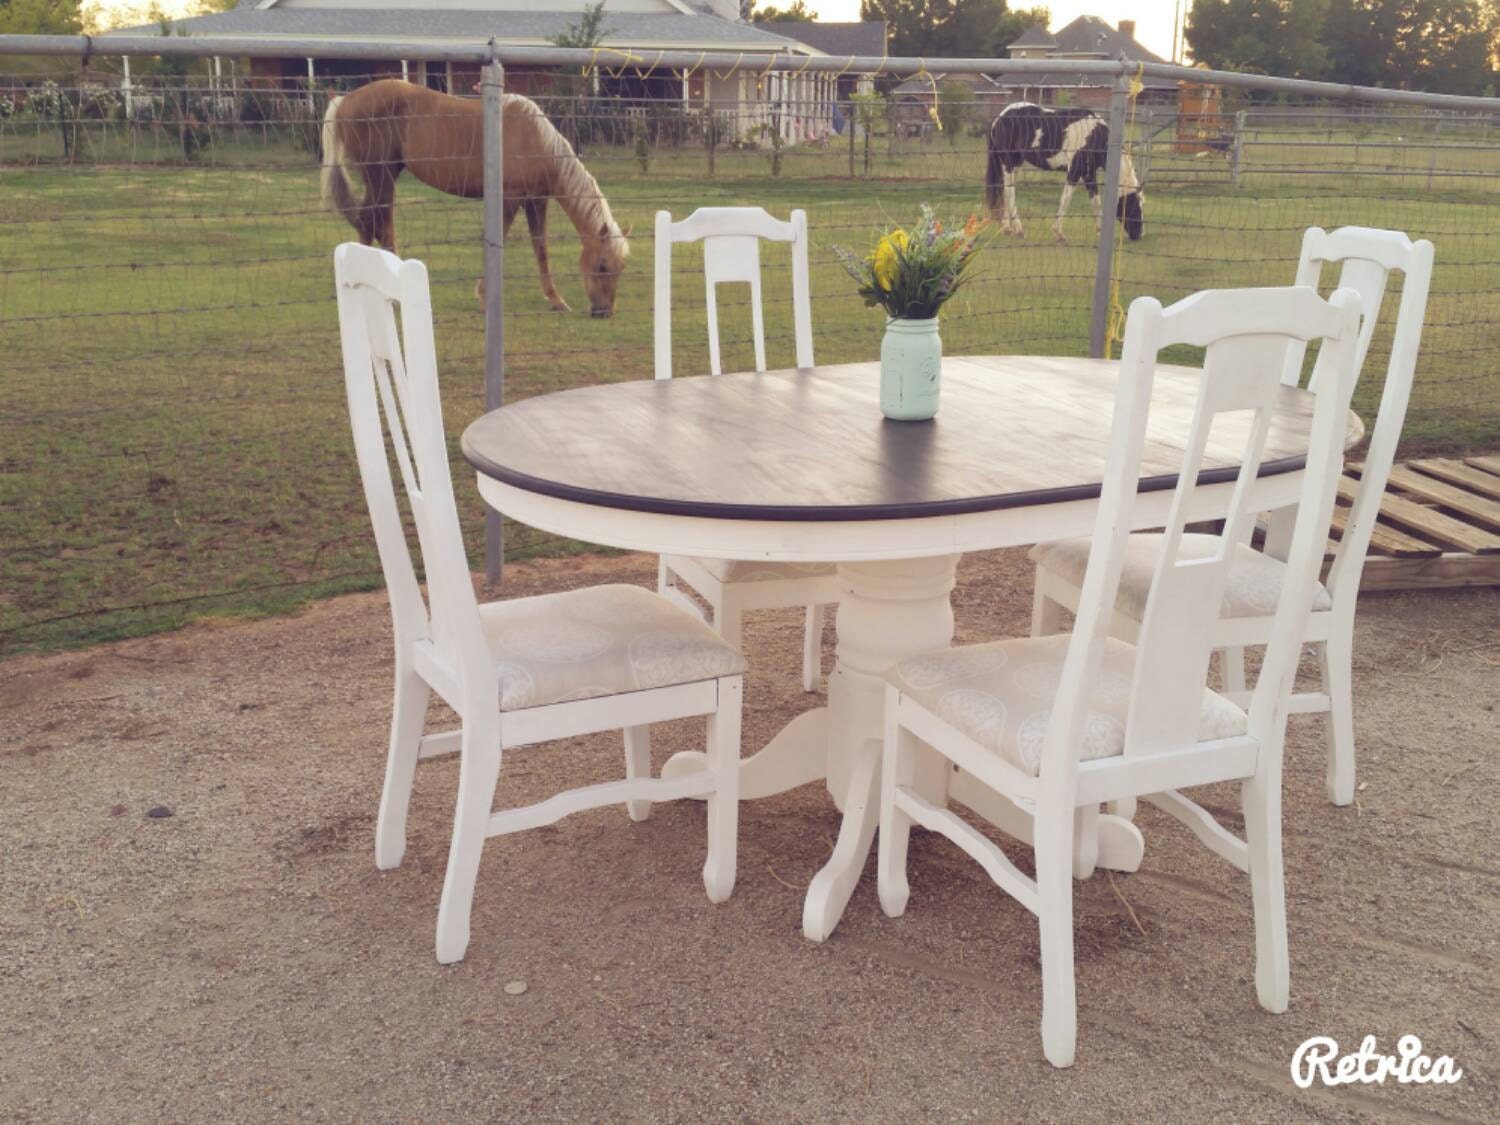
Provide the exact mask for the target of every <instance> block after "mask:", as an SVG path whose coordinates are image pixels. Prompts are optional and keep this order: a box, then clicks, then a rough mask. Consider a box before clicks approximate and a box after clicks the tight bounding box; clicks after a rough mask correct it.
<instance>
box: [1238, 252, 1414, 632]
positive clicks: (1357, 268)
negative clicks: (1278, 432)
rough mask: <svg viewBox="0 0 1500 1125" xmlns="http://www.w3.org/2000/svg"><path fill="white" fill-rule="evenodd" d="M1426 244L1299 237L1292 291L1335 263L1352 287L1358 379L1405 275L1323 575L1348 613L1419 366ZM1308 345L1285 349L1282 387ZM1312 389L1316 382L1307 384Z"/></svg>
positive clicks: (1276, 530)
mask: <svg viewBox="0 0 1500 1125" xmlns="http://www.w3.org/2000/svg"><path fill="white" fill-rule="evenodd" d="M1432 259H1433V249H1432V243H1431V242H1428V241H1427V240H1426V239H1419V240H1418V241H1416V242H1413V241H1412V240H1411V239H1409V238H1408V237H1407V236H1406V235H1405V234H1403V233H1401V232H1400V231H1395V230H1377V229H1375V228H1373V227H1340V228H1339V229H1338V230H1336V231H1332V232H1329V231H1325V230H1323V229H1322V228H1321V227H1312V228H1310V229H1309V230H1308V231H1306V232H1305V233H1304V234H1303V236H1302V254H1301V257H1300V259H1299V261H1298V264H1297V284H1298V285H1309V286H1311V287H1312V288H1314V289H1317V288H1319V283H1320V282H1321V280H1322V276H1323V267H1324V266H1325V265H1328V264H1336V265H1339V266H1340V267H1341V268H1340V269H1339V277H1338V287H1339V288H1341V289H1343V288H1351V289H1353V290H1355V291H1356V292H1357V293H1358V294H1359V306H1360V316H1361V322H1360V328H1359V350H1358V353H1357V355H1356V360H1355V361H1356V363H1357V364H1358V367H1357V369H1356V378H1358V377H1359V373H1361V372H1363V370H1364V365H1365V355H1366V353H1367V352H1368V351H1369V348H1370V340H1371V338H1372V337H1373V336H1374V334H1375V328H1376V325H1377V324H1378V323H1379V320H1380V310H1381V305H1382V304H1383V302H1384V299H1385V290H1386V283H1387V281H1388V280H1389V278H1390V275H1391V271H1393V270H1400V271H1401V273H1402V275H1403V281H1402V285H1401V303H1400V306H1399V307H1398V309H1397V311H1396V325H1395V334H1394V336H1393V337H1392V339H1391V352H1390V359H1389V361H1388V363H1387V364H1386V372H1385V386H1384V388H1383V389H1382V391H1381V395H1380V410H1379V413H1378V414H1377V415H1376V418H1375V427H1374V429H1373V431H1372V432H1371V434H1370V442H1369V447H1368V449H1367V450H1366V452H1365V459H1364V460H1365V466H1364V470H1363V471H1362V473H1361V475H1360V481H1359V485H1358V487H1357V488H1356V489H1355V491H1354V499H1353V504H1352V507H1351V509H1350V512H1349V517H1348V520H1347V523H1346V525H1345V529H1344V533H1343V535H1342V537H1341V538H1340V540H1339V546H1338V550H1337V552H1336V553H1335V555H1334V562H1333V568H1332V569H1331V570H1330V572H1329V575H1328V587H1329V591H1330V593H1331V594H1332V596H1333V598H1334V600H1335V602H1336V603H1339V604H1342V605H1345V606H1346V607H1349V608H1352V605H1353V599H1354V596H1355V595H1356V594H1358V592H1359V580H1360V575H1361V573H1362V572H1363V570H1364V563H1365V555H1366V554H1367V553H1368V552H1369V547H1370V536H1371V535H1372V534H1373V533H1374V531H1375V521H1376V517H1377V516H1379V514H1380V501H1381V498H1382V496H1383V495H1384V493H1385V486H1386V481H1387V480H1389V479H1390V473H1391V464H1392V463H1393V462H1394V461H1395V459H1396V447H1397V446H1398V445H1399V444H1400V442H1401V428H1402V426H1403V424H1404V423H1405V421H1406V404H1407V402H1408V401H1409V399H1410V398H1411V384H1412V377H1413V375H1414V374H1415V372H1416V367H1417V350H1418V348H1419V347H1420V345H1421V341H1422V322H1423V320H1424V319H1425V318H1426V315H1427V292H1428V288H1429V286H1430V285H1431V283H1432ZM1306 350H1307V349H1306V345H1305V344H1302V343H1299V344H1295V345H1293V346H1292V347H1291V348H1289V349H1288V352H1287V359H1286V366H1285V367H1284V368H1283V370H1282V381H1283V382H1286V383H1289V384H1292V385H1294V386H1295V385H1296V384H1297V383H1298V381H1299V379H1300V377H1301V373H1302V367H1303V359H1304V355H1305V352H1306ZM1308 388H1309V389H1310V390H1313V391H1316V390H1318V384H1317V382H1316V380H1310V381H1309V383H1308ZM1286 520H1287V517H1282V518H1281V519H1280V520H1273V523H1272V531H1271V535H1270V537H1269V539H1268V542H1267V547H1266V549H1267V551H1268V552H1270V553H1272V554H1275V555H1276V556H1277V557H1281V554H1282V552H1283V551H1284V550H1285V535H1286Z"/></svg>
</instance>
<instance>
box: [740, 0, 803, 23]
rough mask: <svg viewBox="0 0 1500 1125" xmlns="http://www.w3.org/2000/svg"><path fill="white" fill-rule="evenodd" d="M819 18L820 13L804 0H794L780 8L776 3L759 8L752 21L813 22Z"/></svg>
mask: <svg viewBox="0 0 1500 1125" xmlns="http://www.w3.org/2000/svg"><path fill="white" fill-rule="evenodd" d="M817 18H818V13H817V12H814V11H813V10H812V9H810V8H809V7H808V6H807V4H806V3H805V2H804V0H792V2H791V3H790V4H788V5H787V6H786V7H785V8H778V7H776V6H775V5H774V4H773V5H771V6H770V7H767V8H757V9H755V13H754V14H753V15H752V16H751V17H750V20H751V22H752V23H812V22H813V21H814V20H816V19H817Z"/></svg>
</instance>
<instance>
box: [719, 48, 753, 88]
mask: <svg viewBox="0 0 1500 1125" xmlns="http://www.w3.org/2000/svg"><path fill="white" fill-rule="evenodd" d="M744 61H745V52H744V51H741V52H740V53H739V54H738V55H736V56H735V60H734V65H733V66H732V67H730V68H729V70H728V72H727V73H725V74H720V73H719V72H718V71H717V70H715V71H713V72H712V73H713V76H714V77H715V78H717V79H718V80H719V81H720V82H728V81H729V80H730V79H731V78H733V77H734V76H735V75H736V74H738V73H739V72H740V63H742V62H744Z"/></svg>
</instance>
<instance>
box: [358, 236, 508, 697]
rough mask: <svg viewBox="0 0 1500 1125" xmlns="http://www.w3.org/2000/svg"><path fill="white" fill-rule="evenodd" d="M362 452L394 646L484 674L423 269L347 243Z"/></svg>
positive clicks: (482, 646) (360, 459)
mask: <svg viewBox="0 0 1500 1125" xmlns="http://www.w3.org/2000/svg"><path fill="white" fill-rule="evenodd" d="M334 273H335V279H336V282H337V292H338V305H339V328H340V336H341V340H342V344H343V354H344V380H345V389H346V391H347V394H348V399H349V417H350V423H351V426H352V428H353V432H354V444H355V452H356V456H357V458H358V462H359V470H360V478H361V481H362V483H363V485H364V491H365V500H366V503H367V504H368V505H369V508H370V520H371V524H372V525H373V527H374V530H375V543H376V548H377V550H378V552H379V554H380V565H381V570H382V571H383V573H384V575H385V580H386V588H387V590H388V591H389V594H390V598H391V616H392V621H393V624H394V627H395V631H396V641H397V644H411V643H415V642H417V641H421V640H430V641H432V643H433V644H434V646H435V647H436V649H437V650H438V654H439V657H440V658H441V659H444V660H446V661H447V662H449V663H451V664H452V665H453V666H455V667H456V668H457V669H459V671H460V675H461V678H462V675H463V672H464V670H465V669H479V668H484V667H487V666H488V661H487V659H486V658H485V656H484V653H485V652H486V651H487V649H486V646H485V642H484V638H483V630H482V629H481V627H480V624H479V607H478V600H477V599H476V598H475V596H474V587H473V583H472V580H471V578H470V575H469V567H468V558H467V555H466V553H465V550H464V544H463V533H462V530H461V527H460V525H459V519H458V508H457V504H456V502H455V500H454V495H453V481H452V477H451V474H450V471H449V467H448V446H447V439H446V437H445V435H444V432H443V414H442V404H441V401H440V398H439V394H438V382H437V360H436V348H435V346H434V342H433V334H432V304H431V297H430V293H429V287H428V281H427V270H426V267H425V266H423V265H422V263H421V262H417V261H405V262H403V261H401V260H400V259H399V258H397V257H396V256H395V255H393V254H390V253H387V252H386V251H383V250H374V249H372V248H370V247H367V246H359V245H357V244H354V243H346V244H344V245H343V246H340V247H339V248H338V250H337V251H336V252H335V254H334ZM392 458H394V460H395V463H396V466H397V471H398V475H399V477H400V480H401V485H402V490H403V491H404V492H405V494H406V499H407V505H408V507H409V509H410V511H411V516H412V523H413V525H414V527H415V530H416V537H417V547H418V552H419V554H420V556H421V568H420V569H421V573H422V574H423V576H425V578H426V582H427V599H426V600H424V599H423V597H422V589H421V586H420V584H419V581H418V567H417V565H416V562H415V560H414V559H413V557H412V552H411V548H410V545H409V543H408V540H407V536H406V530H405V527H404V525H403V523H402V519H401V510H400V505H399V503H398V501H397V493H396V484H395V480H394V479H393V478H392V476H391V472H390V461H391V459H392Z"/></svg>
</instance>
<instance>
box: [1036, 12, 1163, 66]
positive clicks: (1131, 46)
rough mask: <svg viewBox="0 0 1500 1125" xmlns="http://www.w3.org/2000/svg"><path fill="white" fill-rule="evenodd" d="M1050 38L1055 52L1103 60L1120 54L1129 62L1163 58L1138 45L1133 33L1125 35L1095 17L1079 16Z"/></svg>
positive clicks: (1159, 60) (1158, 61)
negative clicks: (1055, 43) (1054, 41)
mask: <svg viewBox="0 0 1500 1125" xmlns="http://www.w3.org/2000/svg"><path fill="white" fill-rule="evenodd" d="M1053 38H1054V39H1055V40H1056V41H1057V53H1058V54H1059V55H1072V56H1074V57H1078V56H1086V55H1095V56H1098V57H1099V58H1105V59H1117V58H1119V57H1120V56H1121V55H1124V56H1125V58H1127V59H1129V60H1130V61H1131V62H1152V63H1164V62H1166V61H1167V60H1166V59H1164V58H1162V57H1161V56H1160V55H1155V54H1152V53H1151V52H1150V51H1148V50H1147V49H1146V48H1145V47H1142V46H1141V45H1140V44H1139V43H1137V42H1136V40H1135V37H1134V36H1132V35H1126V34H1125V33H1124V32H1123V31H1121V30H1120V29H1119V28H1117V27H1113V26H1111V25H1110V24H1107V23H1105V22H1104V21H1103V20H1102V19H1100V18H1099V17H1098V16H1079V17H1078V18H1077V19H1076V20H1074V21H1073V22H1072V23H1070V24H1068V26H1067V27H1064V28H1061V29H1059V30H1058V32H1057V33H1056V35H1055V36H1054V37H1053Z"/></svg>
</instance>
